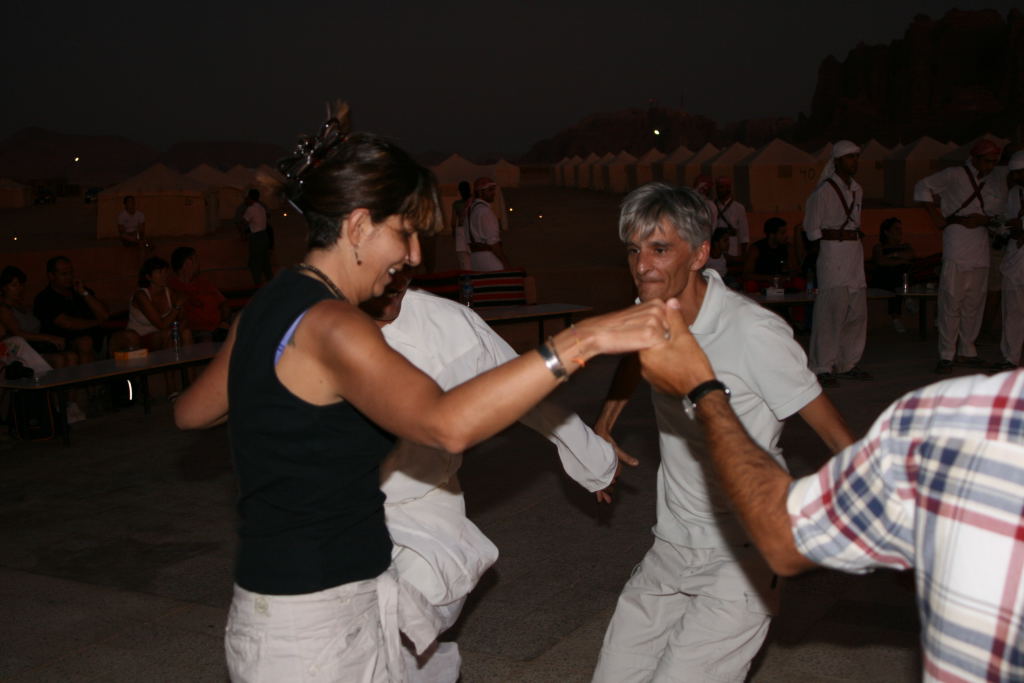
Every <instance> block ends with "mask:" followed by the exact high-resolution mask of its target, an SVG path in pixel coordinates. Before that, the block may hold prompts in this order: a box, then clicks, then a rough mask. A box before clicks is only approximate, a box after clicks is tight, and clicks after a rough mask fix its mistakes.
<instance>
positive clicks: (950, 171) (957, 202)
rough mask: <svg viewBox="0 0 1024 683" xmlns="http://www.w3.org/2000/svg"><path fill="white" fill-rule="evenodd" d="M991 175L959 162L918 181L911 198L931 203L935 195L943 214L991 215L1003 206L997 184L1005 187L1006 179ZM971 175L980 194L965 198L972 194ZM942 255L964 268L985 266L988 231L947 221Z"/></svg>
mask: <svg viewBox="0 0 1024 683" xmlns="http://www.w3.org/2000/svg"><path fill="white" fill-rule="evenodd" d="M968 174H970V175H968ZM992 176H993V174H991V173H990V174H989V175H988V176H986V177H984V178H979V177H978V171H977V169H976V168H974V164H972V163H971V162H970V161H968V162H967V163H966V164H965V165H962V166H951V167H949V168H944V169H942V170H941V171H939V172H938V173H933V174H931V175H930V176H927V177H925V178H922V179H921V180H919V181H917V184H916V185H914V200H915V201H918V202H928V203H931V202H933V201H934V200H935V198H936V197H938V199H939V211H940V212H941V213H942V216H943V217H944V218H949V217H950V216H952V215H954V214H955V215H958V216H970V215H972V214H976V213H980V214H985V215H986V216H994V215H996V214H998V213H999V212H1000V211H1001V210H1002V208H1003V203H1004V201H1005V192H1004V191H1003V189H1002V188H1001V187H1000V185H1002V187H1003V188H1005V182H1003V183H1000V182H998V179H997V178H993V177H992ZM971 178H973V179H974V181H975V182H976V183H977V184H978V185H979V186H981V196H980V198H979V197H975V198H973V199H971V201H969V202H967V198H968V197H971V195H973V194H974V186H973V184H972V183H971ZM965 202H966V204H965ZM942 258H943V260H945V261H950V262H951V263H956V264H957V265H959V266H963V267H965V268H988V264H989V239H988V231H987V230H986V229H985V228H983V227H981V228H967V227H964V226H963V225H959V224H957V223H953V224H950V225H947V226H946V227H945V229H943V231H942Z"/></svg>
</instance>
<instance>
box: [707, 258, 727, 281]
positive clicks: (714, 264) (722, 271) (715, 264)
mask: <svg viewBox="0 0 1024 683" xmlns="http://www.w3.org/2000/svg"><path fill="white" fill-rule="evenodd" d="M704 267H705V268H710V269H711V270H713V271H715V272H716V273H718V274H719V275H721V276H722V277H725V276H726V275H727V274H728V273H729V265H728V263H727V261H726V260H725V254H722V255H721V256H719V257H718V258H713V257H711V256H708V260H707V262H706V263H705V264H704Z"/></svg>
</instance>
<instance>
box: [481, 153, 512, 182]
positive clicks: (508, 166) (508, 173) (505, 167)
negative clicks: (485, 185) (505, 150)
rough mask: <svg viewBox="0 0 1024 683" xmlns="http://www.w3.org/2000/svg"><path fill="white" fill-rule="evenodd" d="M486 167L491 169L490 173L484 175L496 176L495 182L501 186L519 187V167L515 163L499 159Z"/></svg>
mask: <svg viewBox="0 0 1024 683" xmlns="http://www.w3.org/2000/svg"><path fill="white" fill-rule="evenodd" d="M484 168H490V169H491V170H490V173H485V174H484V175H489V176H490V177H492V178H494V182H496V183H498V186H499V187H519V167H518V166H516V165H515V164H513V163H510V162H508V161H505V160H504V159H498V161H497V163H495V164H494V165H493V166H490V167H487V166H485V167H484Z"/></svg>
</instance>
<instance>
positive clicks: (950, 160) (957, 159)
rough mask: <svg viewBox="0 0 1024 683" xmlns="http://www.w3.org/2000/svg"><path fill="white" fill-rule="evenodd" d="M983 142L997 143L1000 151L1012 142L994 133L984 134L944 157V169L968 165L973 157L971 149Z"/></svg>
mask: <svg viewBox="0 0 1024 683" xmlns="http://www.w3.org/2000/svg"><path fill="white" fill-rule="evenodd" d="M982 140H991V141H992V142H994V143H996V145H997V146H998V147H999V148H1000V149H1002V148H1003V147H1006V145H1008V144H1010V141H1009V140H1007V139H1006V138H1001V137H997V136H995V135H993V134H992V133H984V134H982V135H979V136H978V137H976V138H974V139H973V140H971V141H970V142H968V143H966V144H963V145H960V146H959V147H956V148H955V149H952V150H950V151H949V152H947V153H946V154H944V155H942V158H941V160H940V163H941V164H942V167H943V168H946V167H948V166H960V165H961V164H964V163H966V162H967V159H968V158H969V157H970V156H971V147H974V145H976V144H977V143H979V142H981V141H982Z"/></svg>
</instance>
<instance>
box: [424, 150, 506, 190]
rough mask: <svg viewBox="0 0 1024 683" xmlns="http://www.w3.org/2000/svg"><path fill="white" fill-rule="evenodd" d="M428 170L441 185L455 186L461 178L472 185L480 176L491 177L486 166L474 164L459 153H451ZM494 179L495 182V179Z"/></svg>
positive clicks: (489, 170)
mask: <svg viewBox="0 0 1024 683" xmlns="http://www.w3.org/2000/svg"><path fill="white" fill-rule="evenodd" d="M430 170H431V171H433V172H434V175H435V176H437V182H438V183H440V184H441V185H454V186H456V187H458V185H459V183H460V182H462V181H463V180H465V181H466V182H468V183H469V184H470V185H472V184H473V181H474V180H476V179H477V178H479V177H481V176H489V177H493V173H492V171H491V169H490V168H489V167H488V166H482V165H480V164H474V163H473V162H472V161H470V160H469V159H467V158H466V157H464V156H461V155H459V154H452V155H451V156H450V157H448V158H447V159H445V160H444V161H442V162H441V163H439V164H438V165H437V166H431V167H430ZM495 181H496V182H497V179H495ZM499 184H500V183H499Z"/></svg>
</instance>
